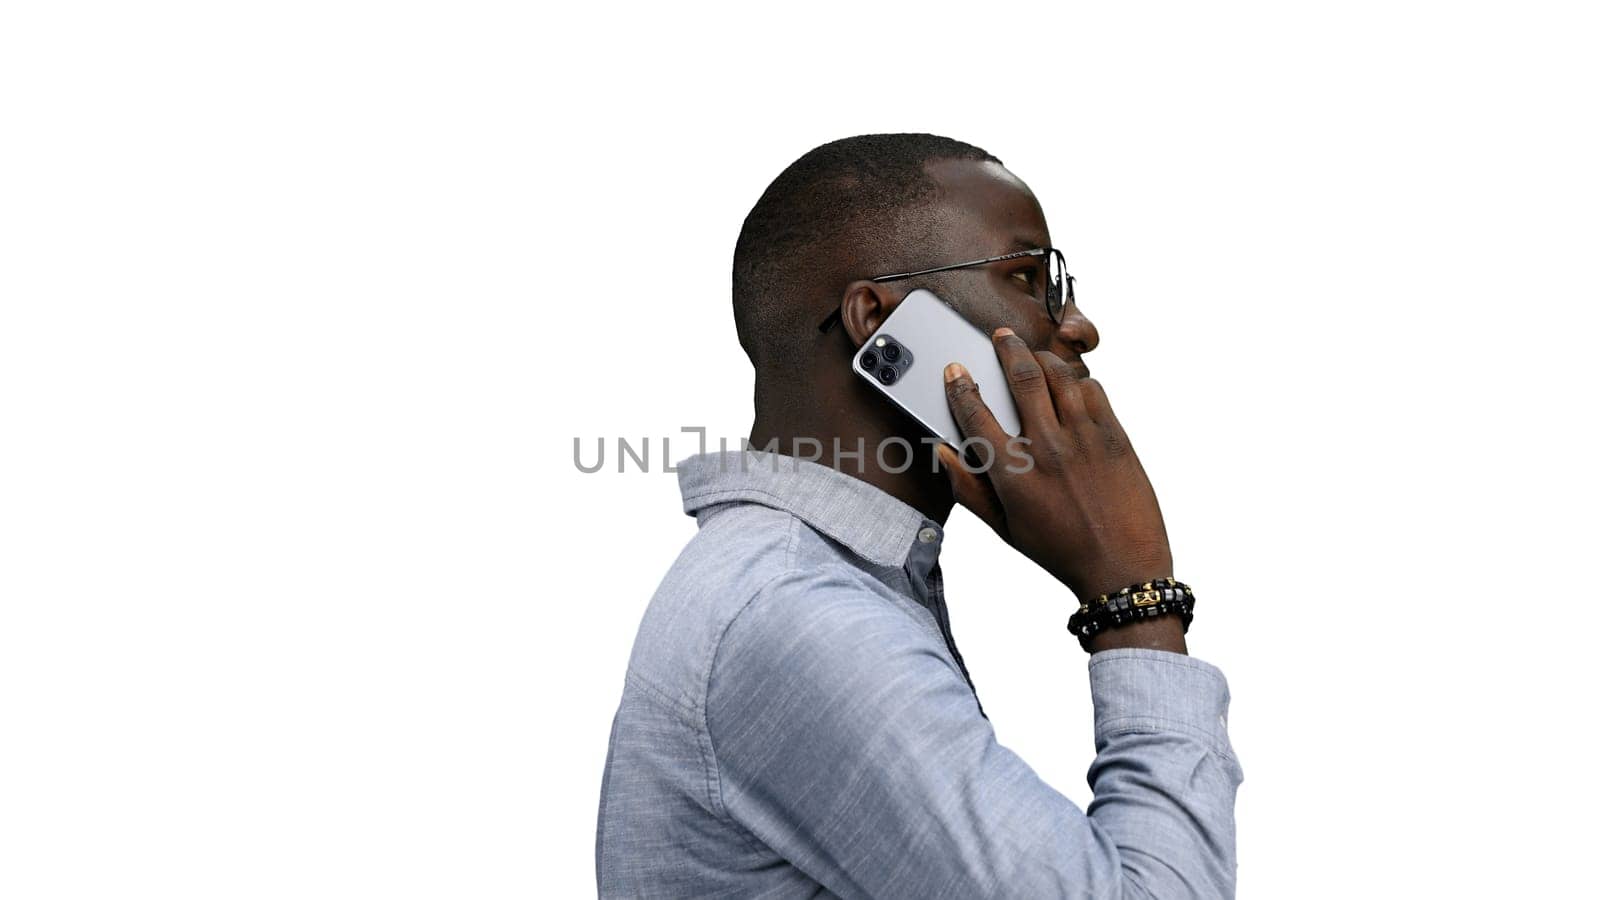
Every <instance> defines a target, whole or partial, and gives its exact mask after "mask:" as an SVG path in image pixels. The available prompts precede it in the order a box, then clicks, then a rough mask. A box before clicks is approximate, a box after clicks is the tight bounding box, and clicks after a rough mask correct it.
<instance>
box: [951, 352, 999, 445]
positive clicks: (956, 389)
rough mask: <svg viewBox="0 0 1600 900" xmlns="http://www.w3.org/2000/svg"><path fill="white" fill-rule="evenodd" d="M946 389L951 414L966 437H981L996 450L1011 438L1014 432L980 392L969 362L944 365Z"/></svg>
mask: <svg viewBox="0 0 1600 900" xmlns="http://www.w3.org/2000/svg"><path fill="white" fill-rule="evenodd" d="M944 393H945V400H946V401H947V402H948V403H949V404H950V414H951V415H953V416H955V420H956V427H957V428H960V429H961V434H962V436H963V437H966V438H968V439H978V438H981V439H983V440H984V441H986V442H988V444H989V447H990V449H991V450H994V451H996V452H998V448H1000V447H1002V446H1004V445H1005V442H1006V441H1007V440H1008V439H1010V437H1011V435H1009V434H1006V433H1005V431H1004V430H1003V429H1002V428H1001V427H1000V423H999V422H996V421H995V420H994V413H992V412H990V411H989V405H988V404H986V403H984V402H983V397H981V396H979V395H978V385H977V383H976V382H974V381H973V380H972V375H971V374H969V373H968V372H967V369H966V367H965V366H963V365H961V364H960V363H951V364H949V365H948V366H945V367H944Z"/></svg>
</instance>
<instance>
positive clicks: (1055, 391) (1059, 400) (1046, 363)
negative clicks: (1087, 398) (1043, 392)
mask: <svg viewBox="0 0 1600 900" xmlns="http://www.w3.org/2000/svg"><path fill="white" fill-rule="evenodd" d="M1038 357H1039V367H1040V368H1042V369H1043V370H1044V382H1045V384H1046V385H1047V386H1048V387H1049V389H1050V401H1051V403H1052V404H1054V406H1055V414H1056V419H1057V420H1058V421H1060V422H1063V423H1065V422H1066V421H1067V412H1068V411H1069V410H1070V409H1073V408H1075V407H1074V406H1073V404H1072V403H1070V402H1069V397H1068V390H1069V389H1072V390H1076V388H1074V387H1073V385H1072V383H1073V382H1075V381H1081V380H1082V376H1081V375H1079V374H1078V373H1079V372H1080V371H1081V370H1079V369H1074V368H1073V367H1072V366H1069V365H1067V361H1066V360H1064V359H1062V358H1061V357H1059V356H1057V355H1055V354H1054V353H1051V352H1050V351H1049V350H1040V351H1039V353H1038Z"/></svg>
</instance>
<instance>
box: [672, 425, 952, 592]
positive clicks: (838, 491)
mask: <svg viewBox="0 0 1600 900" xmlns="http://www.w3.org/2000/svg"><path fill="white" fill-rule="evenodd" d="M678 490H679V491H680V492H682V494H683V511H684V512H685V513H687V514H689V515H691V516H692V515H696V514H697V513H698V512H699V511H700V510H702V509H705V508H706V507H708V506H714V505H716V504H718V503H728V502H730V501H743V502H747V503H759V504H761V505H763V506H770V507H772V508H774V509H781V510H784V511H786V512H788V513H790V514H792V515H794V516H796V517H798V518H799V519H800V520H801V521H804V522H805V523H806V524H807V525H810V526H811V527H812V528H815V529H816V530H817V531H820V532H822V533H823V534H825V535H827V536H828V537H830V538H833V539H834V540H836V541H838V542H839V543H841V544H843V545H845V546H846V547H848V548H850V550H851V551H853V552H854V553H857V554H859V555H860V556H861V557H863V558H864V559H866V560H868V561H869V562H872V563H874V564H876V565H880V566H903V565H905V562H906V557H907V555H908V554H909V552H910V550H911V546H912V543H913V542H915V541H916V540H917V539H918V534H919V532H922V531H923V530H924V529H929V528H931V529H933V534H931V535H929V536H928V537H929V538H932V539H934V540H937V539H939V538H942V537H943V536H944V529H942V528H940V527H939V524H938V523H937V522H934V521H932V520H930V519H929V518H928V517H927V516H924V515H923V514H922V513H920V512H918V511H917V510H915V509H913V508H912V507H910V506H908V505H907V504H905V503H904V502H902V501H900V500H897V499H895V498H894V497H891V496H889V494H887V493H885V492H884V491H882V490H880V489H879V488H876V487H873V486H872V485H870V484H868V483H866V482H865V481H862V480H861V479H859V478H855V477H853V476H851V475H847V474H845V473H844V472H840V471H836V470H834V469H832V468H829V467H828V466H824V465H820V464H818V463H814V462H811V461H809V460H804V459H799V458H796V457H793V456H784V455H781V454H777V453H769V452H766V451H762V450H727V451H723V452H720V453H701V454H698V455H695V456H691V457H689V458H688V459H686V460H684V461H683V462H681V463H679V464H678Z"/></svg>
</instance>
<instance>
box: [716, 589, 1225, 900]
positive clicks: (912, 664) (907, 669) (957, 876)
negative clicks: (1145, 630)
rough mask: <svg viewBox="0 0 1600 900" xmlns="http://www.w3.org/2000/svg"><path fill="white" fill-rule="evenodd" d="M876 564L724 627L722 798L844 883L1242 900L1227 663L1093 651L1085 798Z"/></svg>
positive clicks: (913, 891) (950, 893) (868, 888)
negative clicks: (1024, 750)
mask: <svg viewBox="0 0 1600 900" xmlns="http://www.w3.org/2000/svg"><path fill="white" fill-rule="evenodd" d="M861 577H862V576H859V575H857V574H856V573H853V572H848V571H845V570H842V569H840V570H837V571H834V570H826V571H822V572H818V571H816V570H812V571H808V572H805V573H803V574H801V573H791V574H789V575H785V576H781V577H780V578H778V579H777V580H775V581H773V582H771V583H769V584H768V585H767V586H766V587H765V588H763V589H762V590H761V591H760V592H759V593H758V594H757V595H756V596H755V597H754V598H753V599H752V600H751V602H750V603H749V604H747V605H746V606H745V607H744V608H743V609H742V610H741V611H740V613H739V615H738V616H737V617H735V619H734V620H733V622H732V623H731V624H730V625H729V627H728V629H727V631H726V632H725V633H724V635H723V638H722V641H721V643H720V645H719V647H718V649H717V651H716V653H715V655H714V657H713V659H712V664H711V669H710V672H709V673H708V681H707V694H706V728H707V736H708V739H709V740H708V744H709V750H710V756H711V759H710V760H709V764H708V775H709V776H710V782H711V789H712V802H713V804H714V805H716V806H719V807H720V809H721V812H723V813H724V814H725V815H728V816H730V817H732V818H733V819H734V820H736V821H737V822H739V823H740V824H741V825H742V826H743V827H745V828H746V829H748V830H749V831H750V832H752V833H753V834H754V835H755V836H756V837H757V838H759V839H760V840H761V841H762V842H763V843H765V844H766V845H768V846H769V847H771V848H772V849H773V850H775V851H776V852H777V853H779V854H780V855H782V856H783V857H784V858H785V859H787V860H788V861H789V862H790V863H791V864H793V865H795V866H796V867H797V868H799V869H800V870H802V871H804V872H806V873H807V874H808V875H810V876H811V877H812V878H814V879H815V880H817V881H818V882H820V883H821V884H822V885H823V886H825V887H826V888H828V890H830V891H832V892H833V893H835V894H837V895H839V896H840V897H845V898H896V897H908V898H909V897H915V898H924V900H927V898H944V897H948V898H957V897H960V898H972V897H1029V898H1038V900H1044V898H1051V897H1231V896H1233V891H1234V877H1235V841H1234V823H1233V805H1234V794H1235V792H1236V790H1237V787H1238V785H1239V783H1240V782H1241V781H1242V778H1243V775H1242V772H1241V770H1240V768H1239V765H1238V763H1237V761H1236V760H1235V759H1234V756H1233V752H1232V748H1231V746H1230V745H1229V742H1228V738H1227V731H1226V722H1225V717H1226V713H1227V704H1228V689H1227V684H1226V681H1225V680H1224V678H1223V676H1222V673H1221V672H1220V671H1218V670H1217V669H1216V668H1215V667H1214V666H1211V665H1209V664H1207V663H1204V662H1201V661H1200V660H1196V659H1193V658H1191V657H1187V656H1183V655H1182V654H1177V653H1167V652H1162V651H1154V650H1110V651H1104V652H1102V653H1097V654H1094V655H1092V656H1091V657H1090V661H1089V677H1090V688H1091V692H1092V696H1093V699H1094V705H1095V744H1096V750H1097V755H1096V757H1095V759H1094V762H1093V763H1092V765H1091V766H1090V769H1089V783H1090V785H1091V787H1092V788H1093V789H1094V794H1095V798H1094V801H1093V802H1092V803H1091V804H1090V805H1089V809H1088V811H1087V812H1085V811H1084V810H1082V809H1080V808H1078V807H1077V806H1076V805H1074V804H1073V803H1072V801H1070V800H1068V799H1067V798H1066V797H1065V796H1063V795H1062V794H1060V793H1059V792H1058V791H1056V790H1055V789H1053V788H1051V787H1050V786H1049V785H1048V784H1046V783H1045V782H1044V781H1043V780H1041V779H1040V778H1039V777H1038V775H1037V774H1035V773H1034V771H1033V769H1032V768H1030V767H1029V766H1028V765H1027V763H1025V762H1023V760H1022V759H1021V758H1020V757H1018V756H1017V755H1016V754H1015V753H1013V752H1011V751H1010V750H1008V749H1006V748H1005V747H1003V746H1001V745H1000V744H999V743H998V742H997V741H996V740H995V735H994V730H993V728H992V727H991V726H990V723H989V720H988V719H986V718H984V717H983V716H982V715H981V714H980V713H979V710H978V705H977V701H976V698H975V697H974V696H973V694H972V691H971V689H970V688H969V687H968V685H967V682H966V680H965V679H964V678H963V677H962V674H961V672H960V671H959V670H958V669H957V668H956V667H955V664H954V663H953V662H951V661H950V660H949V658H948V656H947V655H946V654H945V653H944V652H943V650H942V647H941V646H940V644H939V643H938V642H937V637H936V636H935V635H933V634H932V633H931V632H930V630H928V629H926V628H924V627H923V626H922V625H921V624H920V623H918V622H916V621H915V620H913V619H912V618H911V617H910V615H909V614H908V613H907V612H906V611H904V610H902V609H900V608H899V607H897V606H895V605H894V604H893V603H891V602H889V601H888V600H886V599H885V598H884V597H882V596H879V595H878V594H877V593H875V592H874V591H873V590H871V589H870V588H869V587H868V586H866V585H865V584H863V583H862V582H861V581H860V580H859V579H860V578H861ZM1070 641H1071V639H1070V638H1065V639H1064V640H1063V647H1067V646H1069V642H1070ZM1072 646H1073V647H1074V649H1076V647H1075V645H1072ZM1041 712H1042V713H1043V714H1046V715H1048V714H1050V711H1049V710H1048V709H1044V710H1041Z"/></svg>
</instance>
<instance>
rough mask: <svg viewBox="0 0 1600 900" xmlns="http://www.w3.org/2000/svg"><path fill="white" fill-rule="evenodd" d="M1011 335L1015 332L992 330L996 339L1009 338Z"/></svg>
mask: <svg viewBox="0 0 1600 900" xmlns="http://www.w3.org/2000/svg"><path fill="white" fill-rule="evenodd" d="M1013 334H1016V332H1015V331H1012V330H1011V329H1009V328H996V329H995V330H994V336H995V337H997V338H1003V337H1011V336H1012V335H1013Z"/></svg>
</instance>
